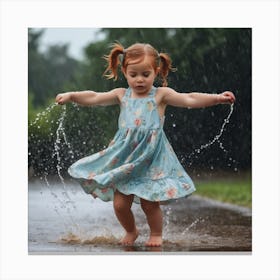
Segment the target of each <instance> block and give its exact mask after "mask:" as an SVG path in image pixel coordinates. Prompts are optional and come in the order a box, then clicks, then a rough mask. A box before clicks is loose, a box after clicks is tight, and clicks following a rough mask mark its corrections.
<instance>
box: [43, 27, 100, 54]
mask: <svg viewBox="0 0 280 280" xmlns="http://www.w3.org/2000/svg"><path fill="white" fill-rule="evenodd" d="M44 30H45V31H44V33H43V35H42V37H41V46H40V50H42V51H44V50H45V49H46V48H47V47H48V46H49V45H54V44H66V43H69V54H70V56H72V57H74V58H77V59H80V58H82V57H83V48H84V47H85V46H86V45H88V44H89V43H90V42H93V41H96V40H99V39H101V38H102V35H98V34H97V33H98V31H99V29H98V28H44Z"/></svg>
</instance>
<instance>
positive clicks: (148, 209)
mask: <svg viewBox="0 0 280 280" xmlns="http://www.w3.org/2000/svg"><path fill="white" fill-rule="evenodd" d="M141 207H142V209H143V211H144V213H145V214H146V217H147V221H148V224H149V226H150V230H151V233H150V238H149V239H148V241H147V242H146V243H145V245H146V246H161V245H162V212H161V208H160V205H159V202H154V201H148V200H145V199H141Z"/></svg>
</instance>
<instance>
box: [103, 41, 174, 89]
mask: <svg viewBox="0 0 280 280" xmlns="http://www.w3.org/2000/svg"><path fill="white" fill-rule="evenodd" d="M147 56H148V57H149V58H150V63H151V66H152V67H153V69H154V71H155V72H157V69H158V67H159V76H160V77H161V79H162V86H164V87H166V86H167V76H168V73H169V71H174V70H175V69H174V68H172V66H171V59H170V57H169V55H168V54H167V53H158V51H157V50H156V49H155V48H154V47H152V46H151V45H150V44H141V43H136V44H133V45H131V46H130V47H128V48H127V49H125V48H124V47H123V46H122V45H121V44H120V43H115V44H113V45H112V49H111V51H110V53H109V54H108V55H105V56H104V58H105V60H106V61H107V63H108V66H107V68H106V70H105V72H104V76H105V77H107V78H108V79H114V80H117V78H118V66H119V65H120V66H121V67H122V71H123V72H125V71H126V68H127V66H128V65H129V64H135V63H140V62H142V61H143V60H144V59H145V58H146V57H147Z"/></svg>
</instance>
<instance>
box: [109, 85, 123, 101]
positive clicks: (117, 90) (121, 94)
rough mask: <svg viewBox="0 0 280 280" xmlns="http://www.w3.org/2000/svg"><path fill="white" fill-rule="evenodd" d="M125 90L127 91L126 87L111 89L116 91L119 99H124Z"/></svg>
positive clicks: (113, 91)
mask: <svg viewBox="0 0 280 280" xmlns="http://www.w3.org/2000/svg"><path fill="white" fill-rule="evenodd" d="M125 91H126V89H125V88H115V89H113V90H111V92H112V93H114V94H115V95H116V96H117V97H118V99H119V101H121V100H122V98H123V96H124V94H125Z"/></svg>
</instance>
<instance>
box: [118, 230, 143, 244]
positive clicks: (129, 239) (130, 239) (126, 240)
mask: <svg viewBox="0 0 280 280" xmlns="http://www.w3.org/2000/svg"><path fill="white" fill-rule="evenodd" d="M138 235H139V231H138V230H137V229H136V230H135V231H132V232H127V233H126V235H125V236H124V237H123V238H122V239H121V241H120V244H121V245H125V246H131V245H133V244H134V241H135V240H136V239H137V237H138Z"/></svg>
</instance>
